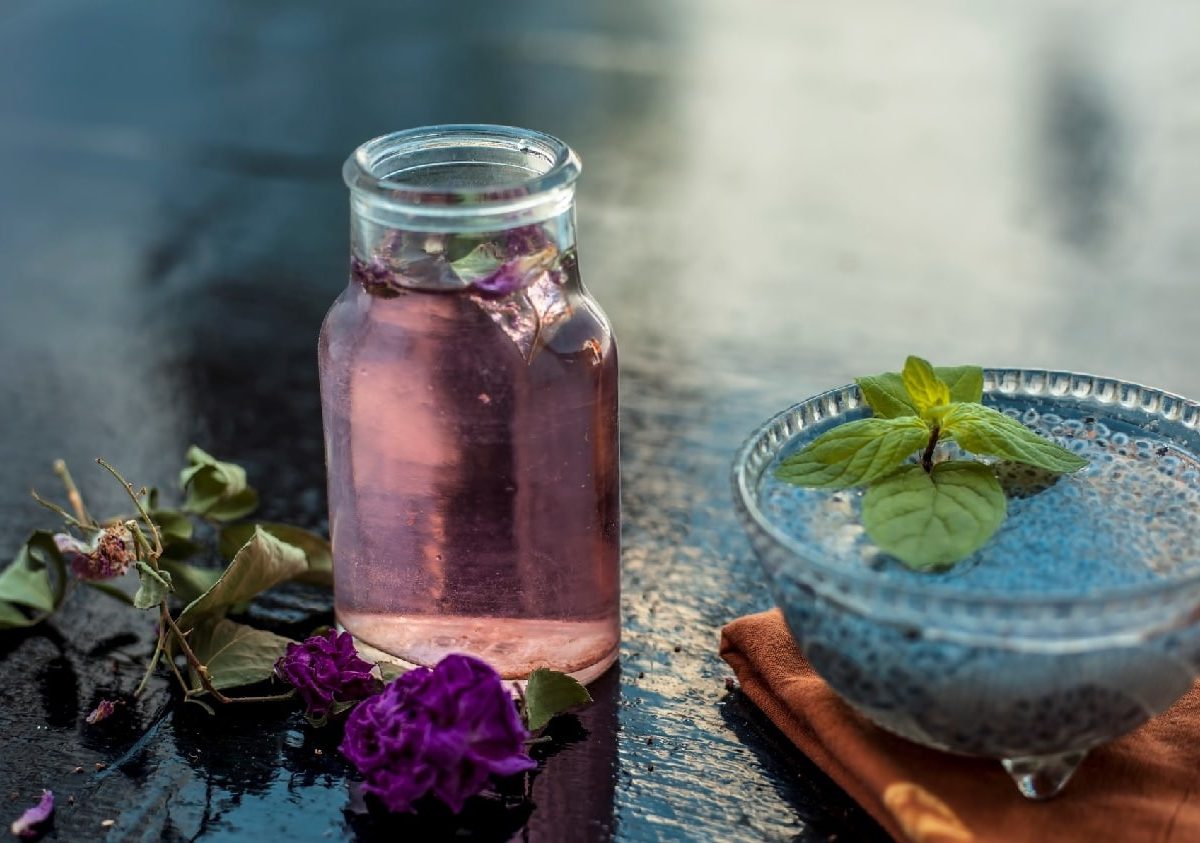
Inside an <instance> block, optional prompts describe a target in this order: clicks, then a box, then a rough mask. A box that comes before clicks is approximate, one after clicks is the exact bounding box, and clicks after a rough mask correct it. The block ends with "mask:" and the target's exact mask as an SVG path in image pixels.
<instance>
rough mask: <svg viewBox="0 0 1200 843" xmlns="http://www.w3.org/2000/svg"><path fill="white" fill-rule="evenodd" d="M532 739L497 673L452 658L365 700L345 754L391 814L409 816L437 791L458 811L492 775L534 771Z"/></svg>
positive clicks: (349, 724)
mask: <svg viewBox="0 0 1200 843" xmlns="http://www.w3.org/2000/svg"><path fill="white" fill-rule="evenodd" d="M528 738H529V732H528V731H527V730H526V729H525V727H524V725H522V723H521V719H520V717H519V716H518V715H517V708H516V705H515V704H514V703H513V700H512V697H510V696H509V694H508V691H507V690H505V688H504V685H503V684H502V682H501V681H500V676H499V674H497V673H496V671H494V670H492V668H491V667H489V666H488V665H487V664H486V663H485V662H482V661H480V660H479V659H476V658H473V657H471V656H463V655H450V656H446V657H445V658H444V659H442V660H441V661H440V662H439V663H438V665H437V667H435V668H433V669H432V670H430V669H429V668H427V667H419V668H416V669H415V670H411V671H409V672H408V673H406V674H404V675H403V676H401V677H400V678H398V679H396V680H395V681H394V682H392V684H390V685H388V686H387V687H386V688H385V689H384V690H383V693H381V694H379V695H378V696H374V697H371V698H370V699H368V700H366V701H365V702H363V703H361V704H360V705H359V706H358V708H356V709H355V710H354V711H353V712H352V713H351V714H350V717H349V719H348V720H347V721H346V736H345V739H344V740H343V741H342V747H341V749H342V754H343V755H345V756H346V757H347V758H348V759H350V761H351V762H352V763H353V764H354V766H355V767H357V768H358V771H359V772H360V773H362V774H363V776H364V777H365V782H364V784H363V789H364V790H365V791H366V792H367V793H373V794H374V795H375V796H377V797H378V798H379V800H380V801H381V802H382V803H383V804H384V805H385V806H386V807H387V809H388V810H389V811H411V810H413V807H414V803H416V802H417V800H419V799H421V797H423V796H425V795H426V794H432V795H433V797H434V798H436V799H439V800H441V801H442V802H443V803H445V804H446V805H447V806H448V807H449V808H450V809H451V810H452V811H454V812H455V813H457V812H458V811H461V810H462V806H463V802H465V801H466V800H467V798H468V797H470V796H474V795H475V794H476V793H479V791H480V790H482V789H483V787H484V785H486V784H487V783H488V781H490V780H491V779H492V778H501V777H504V776H511V775H515V774H516V773H522V772H525V771H526V770H532V769H533V768H534V767H535V766H537V765H536V763H535V762H534V761H533V759H532V758H530V757H529V756H528V755H526V753H525V741H526V740H528Z"/></svg>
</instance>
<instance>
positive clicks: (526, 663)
mask: <svg viewBox="0 0 1200 843" xmlns="http://www.w3.org/2000/svg"><path fill="white" fill-rule="evenodd" d="M338 627H339V629H343V630H345V631H348V632H350V633H351V634H352V635H354V640H355V644H356V645H357V647H358V649H359V652H360V653H361V654H362V656H363V658H365V659H367V660H368V661H386V662H390V663H392V664H395V665H397V666H399V667H401V668H404V669H412V668H414V667H419V666H422V665H424V666H432V665H434V664H436V663H437V662H438V661H439V660H441V658H442V657H443V656H446V655H449V654H450V653H467V654H469V655H473V656H477V657H478V658H481V659H483V660H484V661H486V662H488V663H489V664H491V665H492V666H493V667H494V668H495V669H496V671H497V672H498V673H499V674H500V676H501V677H502V678H503V679H506V680H515V681H523V680H525V679H527V678H528V677H529V674H530V673H531V672H533V671H534V670H536V669H537V668H539V667H548V668H551V669H552V670H558V671H561V672H563V673H566V674H568V675H569V676H571V677H573V678H574V679H576V680H578V681H579V682H581V683H583V684H587V683H588V682H591V681H592V680H594V679H596V678H597V677H599V676H600V675H601V674H602V673H604V672H605V671H606V670H608V668H609V667H611V666H612V664H613V663H614V662H615V661H616V660H617V655H618V651H619V648H620V636H619V633H617V632H616V630H615V624H614V623H613V622H612V621H609V620H601V621H555V620H547V619H537V618H488V617H479V618H469V617H432V618H431V617H428V616H405V617H398V616H395V615H357V614H348V613H338Z"/></svg>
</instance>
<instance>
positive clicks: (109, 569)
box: [54, 525, 137, 580]
mask: <svg viewBox="0 0 1200 843" xmlns="http://www.w3.org/2000/svg"><path fill="white" fill-rule="evenodd" d="M54 543H55V544H56V545H58V549H59V551H60V552H61V553H62V555H63V559H64V561H66V562H67V563H68V564H69V565H70V566H71V570H72V571H74V572H75V576H77V577H79V578H80V579H81V580H110V579H112V578H113V577H119V576H121V574H123V573H125V572H126V571H127V570H129V566H130V565H131V564H133V562H134V560H135V559H137V553H136V546H135V544H134V541H133V533H131V532H129V529H128V528H127V527H125V526H124V525H117V526H116V527H105V528H104V529H103V530H101V531H100V532H99V533H97V534H96V536H95V538H93V539H92V541H91V543H90V544H88V543H85V542H82V541H80V540H79V539H77V538H75V537H74V536H69V535H67V534H66V533H57V534H55V536H54Z"/></svg>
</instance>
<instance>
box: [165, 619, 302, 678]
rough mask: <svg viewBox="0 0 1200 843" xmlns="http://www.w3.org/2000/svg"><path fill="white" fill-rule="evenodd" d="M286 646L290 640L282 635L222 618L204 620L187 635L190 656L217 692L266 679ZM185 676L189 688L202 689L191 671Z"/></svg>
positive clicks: (270, 675) (270, 674) (272, 672)
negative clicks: (189, 679) (187, 677)
mask: <svg viewBox="0 0 1200 843" xmlns="http://www.w3.org/2000/svg"><path fill="white" fill-rule="evenodd" d="M290 643H292V642H291V639H289V638H284V637H283V636H282V635H276V634H275V633H273V632H267V631H266V630H262V629H255V628H254V627H251V626H246V625H245V624H240V623H234V622H233V621H231V620H226V619H225V618H211V617H210V618H205V619H204V620H202V621H200V622H199V623H197V624H196V626H195V627H194V628H193V629H192V632H191V634H190V635H188V644H190V645H191V648H192V652H194V653H195V654H196V658H198V659H199V660H200V663H201V664H203V665H204V667H205V668H206V669H207V670H208V678H209V681H210V682H212V685H213V687H214V688H216V689H217V690H218V691H221V690H224V689H226V688H237V687H239V686H241V685H253V684H254V683H255V682H262V681H263V680H265V679H270V678H271V677H272V676H273V675H274V673H275V662H276V661H278V660H279V657H280V656H282V655H283V653H284V651H285V650H286V649H287V645H288V644H290ZM189 672H190V673H191V679H192V687H193V688H194V689H197V690H198V689H200V688H202V687H203V684H202V683H201V682H200V677H199V676H197V675H196V672H195V669H194V668H191V667H189Z"/></svg>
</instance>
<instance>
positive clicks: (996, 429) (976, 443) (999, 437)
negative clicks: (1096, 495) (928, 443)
mask: <svg viewBox="0 0 1200 843" xmlns="http://www.w3.org/2000/svg"><path fill="white" fill-rule="evenodd" d="M942 432H943V435H944V436H946V437H947V438H952V439H954V441H955V442H957V443H958V444H959V445H961V446H962V447H963V448H964V449H966V450H968V451H970V452H971V453H974V454H986V455H988V456H993V457H1001V458H1003V459H1006V460H1011V461H1012V462H1022V463H1025V464H1027V465H1033V466H1037V467H1038V468H1044V469H1047V470H1048V471H1058V472H1070V471H1078V470H1079V469H1081V468H1083V467H1084V466H1085V465H1087V460H1086V459H1084V458H1083V457H1081V456H1079V455H1077V454H1073V453H1071V452H1070V451H1068V450H1067V449H1066V448H1064V447H1062V446H1061V445H1058V444H1055V443H1054V442H1051V441H1050V440H1049V439H1045V438H1043V437H1041V436H1039V435H1038V434H1036V433H1034V432H1033V431H1032V430H1030V429H1029V428H1027V427H1026V426H1025V425H1023V424H1021V423H1020V422H1019V421H1017V420H1016V419H1014V418H1010V417H1009V416H1006V415H1004V414H1003V413H1001V412H999V411H997V410H994V409H992V408H991V407H985V406H984V405H982V404H955V405H953V406H952V407H950V409H949V410H948V411H947V412H946V414H945V415H944V416H943V417H942Z"/></svg>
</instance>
